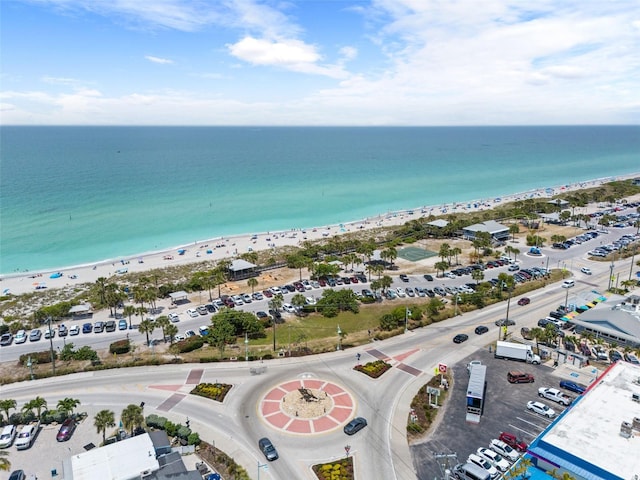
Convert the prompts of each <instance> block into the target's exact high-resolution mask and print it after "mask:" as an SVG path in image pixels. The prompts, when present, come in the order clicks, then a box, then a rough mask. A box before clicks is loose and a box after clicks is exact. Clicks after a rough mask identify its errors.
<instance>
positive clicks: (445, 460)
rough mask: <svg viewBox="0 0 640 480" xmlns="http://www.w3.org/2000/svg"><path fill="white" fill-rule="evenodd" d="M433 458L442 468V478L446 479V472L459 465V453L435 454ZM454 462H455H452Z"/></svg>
mask: <svg viewBox="0 0 640 480" xmlns="http://www.w3.org/2000/svg"><path fill="white" fill-rule="evenodd" d="M433 458H435V459H436V461H437V462H438V466H439V467H440V474H441V478H446V471H447V470H450V469H451V467H452V466H455V465H456V464H457V463H458V454H457V453H436V452H434V453H433ZM452 461H453V462H452Z"/></svg>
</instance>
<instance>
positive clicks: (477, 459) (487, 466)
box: [467, 453, 500, 478]
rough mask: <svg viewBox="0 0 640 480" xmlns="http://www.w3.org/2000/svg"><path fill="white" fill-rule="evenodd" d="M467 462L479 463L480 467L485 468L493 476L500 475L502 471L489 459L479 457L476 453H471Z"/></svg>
mask: <svg viewBox="0 0 640 480" xmlns="http://www.w3.org/2000/svg"><path fill="white" fill-rule="evenodd" d="M467 462H469V463H473V464H474V465H477V466H479V467H480V468H484V469H485V470H486V471H487V473H488V474H489V475H491V478H497V477H498V475H500V472H498V469H497V468H496V467H494V466H493V465H491V462H489V461H488V460H485V459H484V458H482V457H479V456H478V455H476V454H475V453H472V454H471V455H469V458H467Z"/></svg>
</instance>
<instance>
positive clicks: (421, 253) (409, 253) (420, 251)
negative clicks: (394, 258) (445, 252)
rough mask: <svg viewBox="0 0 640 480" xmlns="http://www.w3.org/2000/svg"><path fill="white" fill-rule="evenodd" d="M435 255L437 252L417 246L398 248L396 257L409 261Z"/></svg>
mask: <svg viewBox="0 0 640 480" xmlns="http://www.w3.org/2000/svg"><path fill="white" fill-rule="evenodd" d="M436 255H438V253H437V252H432V251H431V250H426V249H424V248H418V247H406V248H403V249H401V250H398V257H400V258H403V259H405V260H409V261H410V262H417V261H419V260H424V259H425V258H429V257H435V256H436Z"/></svg>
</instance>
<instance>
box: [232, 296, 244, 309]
mask: <svg viewBox="0 0 640 480" xmlns="http://www.w3.org/2000/svg"><path fill="white" fill-rule="evenodd" d="M231 299H232V300H233V303H235V304H236V305H237V306H240V305H244V300H243V299H242V296H241V295H233V296H232V297H231Z"/></svg>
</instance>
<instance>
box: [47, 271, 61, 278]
mask: <svg viewBox="0 0 640 480" xmlns="http://www.w3.org/2000/svg"><path fill="white" fill-rule="evenodd" d="M61 276H62V274H61V273H60V272H56V273H52V274H51V275H49V278H60V277H61Z"/></svg>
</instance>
